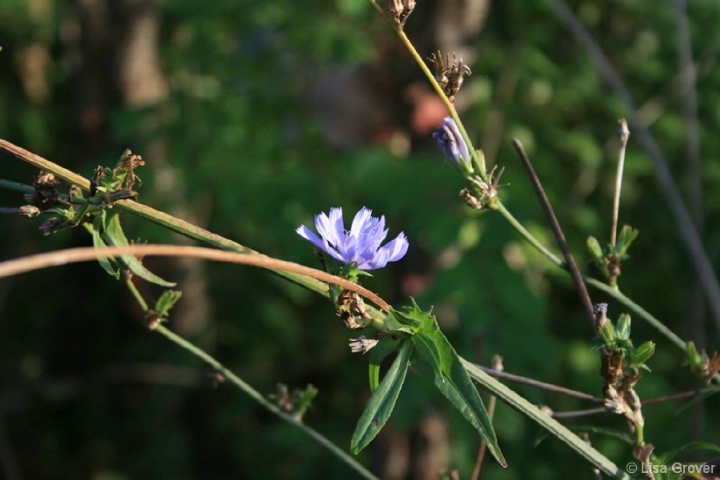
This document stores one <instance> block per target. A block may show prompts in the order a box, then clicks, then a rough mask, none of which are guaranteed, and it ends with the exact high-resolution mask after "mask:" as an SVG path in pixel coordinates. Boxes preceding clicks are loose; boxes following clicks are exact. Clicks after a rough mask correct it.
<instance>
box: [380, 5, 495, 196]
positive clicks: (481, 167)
mask: <svg viewBox="0 0 720 480" xmlns="http://www.w3.org/2000/svg"><path fill="white" fill-rule="evenodd" d="M368 2H370V4H371V5H372V6H373V7H375V10H377V11H378V12H380V13H381V14H382V15H383V17H385V19H386V20H387V21H388V23H389V24H390V26H391V27H392V28H393V30H395V33H397V35H398V37H400V41H401V42H402V43H403V44H404V45H405V47H406V48H407V49H408V52H410V55H412V57H413V58H414V59H415V62H416V63H417V64H418V66H419V67H420V70H422V71H423V73H424V74H425V76H426V77H427V79H428V80H429V81H430V85H432V87H433V89H434V90H435V92H436V93H437V94H438V96H439V97H440V100H442V102H443V103H444V104H445V106H446V107H447V109H448V112H450V116H451V117H452V118H453V120H455V123H456V124H457V126H458V128H459V129H460V133H461V134H462V137H463V140H465V143H466V144H467V147H468V150H469V151H470V155H471V156H472V161H473V165H474V166H475V168H476V169H477V171H478V175H480V178H482V179H483V180H485V181H486V182H487V181H488V178H487V170H486V168H485V159H484V158H483V157H482V156H480V155H478V153H477V151H476V150H475V148H473V146H472V142H471V141H470V137H469V136H468V134H467V131H466V130H465V126H464V125H463V124H462V122H461V121H460V117H459V116H458V113H457V110H455V105H453V103H452V102H451V101H450V99H449V98H448V97H447V95H445V92H443V89H442V87H440V84H439V83H438V82H437V80H436V79H435V75H433V73H432V72H431V71H430V69H429V68H428V66H427V65H426V64H425V61H424V60H423V58H422V57H421V56H420V54H419V53H418V52H417V50H415V46H414V45H413V44H412V42H411V41H410V39H409V38H408V37H407V35H405V32H404V31H403V30H402V29H401V28H399V27H398V26H397V25H395V23H394V22H392V21H391V20H390V19H389V18H388V16H387V15H386V13H385V10H384V9H383V8H382V7H381V6H380V5H378V3H377V2H376V1H375V0H368ZM466 176H469V174H466Z"/></svg>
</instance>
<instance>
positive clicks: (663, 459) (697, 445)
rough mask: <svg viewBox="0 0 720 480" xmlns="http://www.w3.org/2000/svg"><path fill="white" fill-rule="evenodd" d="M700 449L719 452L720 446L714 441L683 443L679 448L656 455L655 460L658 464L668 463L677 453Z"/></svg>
mask: <svg viewBox="0 0 720 480" xmlns="http://www.w3.org/2000/svg"><path fill="white" fill-rule="evenodd" d="M701 450H707V451H711V452H718V453H720V446H718V445H715V444H714V443H707V442H690V443H688V444H685V445H683V446H682V447H680V448H676V449H675V450H670V451H668V452H665V453H663V454H662V455H658V456H657V460H656V461H657V462H658V464H660V465H669V464H670V463H672V461H673V460H674V459H675V457H677V456H678V455H679V454H681V453H683V452H693V451H701Z"/></svg>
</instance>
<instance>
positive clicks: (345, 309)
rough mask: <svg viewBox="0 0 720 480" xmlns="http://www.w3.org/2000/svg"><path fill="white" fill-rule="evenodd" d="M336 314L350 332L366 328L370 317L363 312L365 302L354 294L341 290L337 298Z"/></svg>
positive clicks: (370, 319)
mask: <svg viewBox="0 0 720 480" xmlns="http://www.w3.org/2000/svg"><path fill="white" fill-rule="evenodd" d="M337 314H338V316H339V317H340V318H342V320H343V322H345V326H346V327H348V328H349V329H351V330H355V329H358V328H364V327H366V326H367V325H368V324H369V323H370V321H372V317H371V316H370V314H369V313H367V312H366V311H365V302H364V301H363V299H362V297H361V296H360V295H358V294H357V293H356V292H353V291H350V290H343V292H342V293H341V294H340V296H339V297H338V302H337Z"/></svg>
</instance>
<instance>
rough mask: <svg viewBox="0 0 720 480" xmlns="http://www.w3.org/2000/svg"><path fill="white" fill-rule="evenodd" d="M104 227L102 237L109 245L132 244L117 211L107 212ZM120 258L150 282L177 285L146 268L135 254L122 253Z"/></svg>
mask: <svg viewBox="0 0 720 480" xmlns="http://www.w3.org/2000/svg"><path fill="white" fill-rule="evenodd" d="M104 227H105V228H104V231H103V233H102V238H103V240H104V241H105V242H106V243H107V244H108V245H112V246H115V247H124V246H126V245H129V244H130V243H129V242H128V240H127V238H126V237H125V233H124V232H123V230H122V227H121V226H120V215H119V214H118V213H117V212H106V219H105V225H104ZM120 258H122V261H123V263H124V264H125V266H126V267H127V268H128V269H129V270H130V271H131V272H133V273H134V274H135V275H137V276H138V277H140V278H143V279H145V280H147V281H148V282H150V283H155V284H157V285H160V286H162V287H174V286H175V285H176V284H175V283H173V282H168V281H167V280H163V279H162V278H160V277H158V276H157V275H155V274H154V273H152V272H151V271H150V270H148V269H147V268H145V266H144V265H143V264H142V262H140V260H139V259H138V258H137V257H136V256H135V255H122V256H121V257H120Z"/></svg>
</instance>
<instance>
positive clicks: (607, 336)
mask: <svg viewBox="0 0 720 480" xmlns="http://www.w3.org/2000/svg"><path fill="white" fill-rule="evenodd" d="M597 329H598V333H599V334H600V338H602V340H603V343H604V344H605V346H607V347H608V348H615V343H616V342H615V337H616V334H615V327H614V326H613V324H612V322H611V321H610V320H608V319H607V317H605V320H604V321H602V322H600V323H598V326H597Z"/></svg>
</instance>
